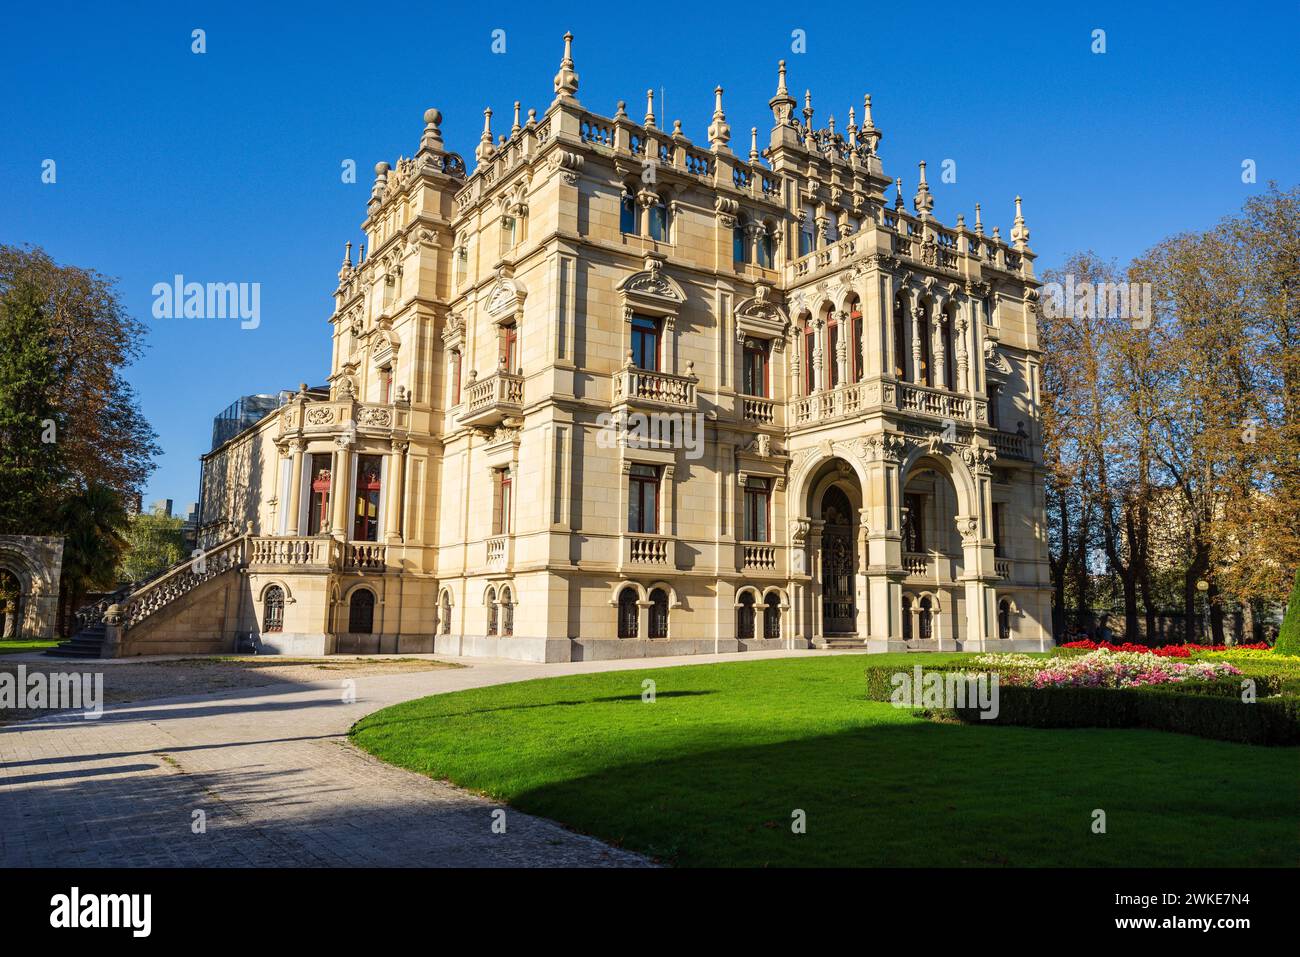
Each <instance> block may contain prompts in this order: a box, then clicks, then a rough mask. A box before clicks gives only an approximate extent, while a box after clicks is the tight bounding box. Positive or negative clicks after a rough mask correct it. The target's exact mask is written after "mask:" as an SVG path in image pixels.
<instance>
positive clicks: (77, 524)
mask: <svg viewBox="0 0 1300 957" xmlns="http://www.w3.org/2000/svg"><path fill="white" fill-rule="evenodd" d="M129 523H130V516H129V515H128V514H127V511H126V508H125V507H124V505H123V502H122V495H121V493H119V492H118V491H116V490H115V489H112V488H109V487H108V486H107V485H103V484H101V483H99V482H92V483H91V484H90V485H88V486H86V487H84V488H82V489H80V490H79V491H77V492H75V493H74V494H72V495H70V496H69V497H68V498H66V499H65V500H64V501H63V503H62V504H61V505H60V507H59V527H60V528H61V529H62V530H63V535H64V539H63V582H62V586H63V588H62V590H63V600H62V601H61V602H60V603H59V619H60V620H59V629H60V631H61V632H62V633H63V634H67V633H68V623H69V621H70V619H71V617H72V613H73V612H75V611H76V610H77V609H78V608H80V607H81V604H82V602H83V601H84V599H85V597H86V593H87V592H89V591H91V590H110V589H112V588H113V587H114V586H116V584H117V577H116V570H117V566H118V562H119V561H120V559H121V557H122V553H123V551H125V549H126V546H127V540H126V535H125V532H126V529H127V526H128V524H129Z"/></svg>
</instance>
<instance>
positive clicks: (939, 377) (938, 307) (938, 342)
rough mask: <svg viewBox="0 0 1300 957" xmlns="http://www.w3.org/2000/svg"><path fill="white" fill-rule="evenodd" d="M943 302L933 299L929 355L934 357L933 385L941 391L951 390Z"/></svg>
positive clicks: (941, 299) (936, 298)
mask: <svg viewBox="0 0 1300 957" xmlns="http://www.w3.org/2000/svg"><path fill="white" fill-rule="evenodd" d="M944 306H945V302H944V300H943V298H942V297H938V296H936V297H935V300H934V314H933V315H932V316H931V317H930V344H931V349H930V354H931V355H932V356H934V376H933V379H934V384H935V385H936V386H938V387H939V388H941V389H951V388H952V387H953V386H952V383H951V382H949V381H948V372H947V365H946V359H947V353H948V344H947V343H946V342H944V335H943V321H944Z"/></svg>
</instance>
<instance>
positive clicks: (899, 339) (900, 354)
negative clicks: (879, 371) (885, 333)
mask: <svg viewBox="0 0 1300 957" xmlns="http://www.w3.org/2000/svg"><path fill="white" fill-rule="evenodd" d="M906 311H907V297H905V296H903V295H899V296H898V298H896V299H895V300H894V378H895V379H898V380H899V381H901V382H905V381H907V356H908V348H907V333H906V329H907V316H906Z"/></svg>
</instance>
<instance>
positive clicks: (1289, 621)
mask: <svg viewBox="0 0 1300 957" xmlns="http://www.w3.org/2000/svg"><path fill="white" fill-rule="evenodd" d="M1273 650H1274V651H1275V652H1277V653H1278V654H1279V655H1300V568H1298V569H1296V573H1295V584H1294V585H1292V586H1291V600H1290V601H1289V602H1288V603H1287V606H1286V617H1285V618H1283V619H1282V628H1281V630H1280V631H1278V633H1277V642H1276V643H1275V644H1274V645H1273Z"/></svg>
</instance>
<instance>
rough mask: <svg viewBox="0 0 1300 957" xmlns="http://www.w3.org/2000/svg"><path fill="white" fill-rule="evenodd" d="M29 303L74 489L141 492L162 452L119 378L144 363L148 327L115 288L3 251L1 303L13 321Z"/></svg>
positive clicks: (43, 259) (21, 251)
mask: <svg viewBox="0 0 1300 957" xmlns="http://www.w3.org/2000/svg"><path fill="white" fill-rule="evenodd" d="M33 290H34V292H33ZM31 297H35V299H36V301H37V302H38V303H39V304H40V310H41V315H42V316H43V319H44V322H45V325H46V328H47V333H46V339H47V341H48V349H49V352H50V354H51V356H52V358H53V379H52V381H46V382H45V383H44V385H43V394H44V397H45V400H46V402H47V403H48V405H50V406H52V407H53V408H54V409H55V410H57V413H58V420H59V421H58V425H59V433H58V445H59V448H60V455H61V456H62V459H63V462H64V464H65V466H66V468H67V470H68V473H69V475H70V478H71V479H72V480H73V485H74V486H76V487H81V488H88V487H90V486H91V485H93V484H103V485H105V486H107V487H108V488H111V489H116V490H118V491H119V492H122V493H124V494H125V493H139V492H142V491H143V490H144V483H145V481H146V479H147V478H148V477H149V473H150V472H151V471H152V470H153V468H154V464H153V458H154V456H155V455H157V454H158V452H159V449H158V446H157V445H156V444H155V439H156V436H155V435H154V432H153V430H152V429H151V428H150V427H149V424H148V423H147V422H146V421H145V419H144V417H143V415H142V414H141V413H140V409H139V406H138V403H137V401H136V398H135V392H134V390H133V389H132V388H131V386H130V385H129V384H128V383H127V382H126V381H125V380H124V379H123V378H122V374H121V372H122V369H123V368H124V367H125V366H127V365H128V364H130V363H131V362H132V361H134V360H135V359H137V358H139V357H140V355H141V342H142V340H143V338H144V331H145V330H144V326H143V325H142V324H141V323H140V322H138V321H137V320H135V319H133V318H132V317H131V316H130V315H129V314H128V313H127V311H126V308H125V307H124V306H123V305H122V302H121V299H120V297H119V294H118V290H117V287H116V284H115V282H114V281H113V280H110V279H109V278H107V277H105V276H103V275H101V274H99V273H97V272H94V271H93V270H87V269H80V268H78V267H76V266H61V265H59V264H57V263H55V262H54V261H53V260H52V259H51V258H50V257H49V255H47V254H46V253H45V251H44V250H42V249H40V248H37V247H22V248H20V247H16V246H5V245H0V303H4V304H5V305H4V309H5V311H7V312H10V313H12V312H13V311H14V310H15V309H17V308H20V307H21V304H22V303H23V302H24V301H27V300H29V299H30V298H31Z"/></svg>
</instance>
